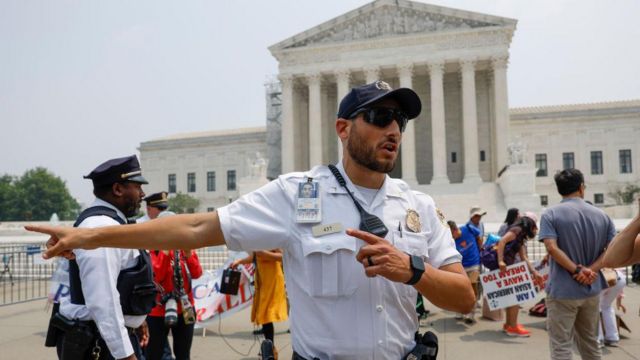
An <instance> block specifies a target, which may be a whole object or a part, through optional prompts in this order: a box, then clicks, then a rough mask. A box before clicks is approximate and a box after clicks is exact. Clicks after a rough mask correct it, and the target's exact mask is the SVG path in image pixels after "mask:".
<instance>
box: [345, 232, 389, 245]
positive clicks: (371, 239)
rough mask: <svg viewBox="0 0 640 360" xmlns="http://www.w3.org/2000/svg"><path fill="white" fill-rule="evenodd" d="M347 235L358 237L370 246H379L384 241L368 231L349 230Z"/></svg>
mask: <svg viewBox="0 0 640 360" xmlns="http://www.w3.org/2000/svg"><path fill="white" fill-rule="evenodd" d="M347 235H349V236H353V237H356V238H358V239H360V240H362V241H364V242H366V243H367V244H370V245H375V244H379V243H380V242H381V241H382V240H383V239H382V238H381V237H379V236H376V235H373V234H371V233H368V232H366V231H362V230H356V229H347Z"/></svg>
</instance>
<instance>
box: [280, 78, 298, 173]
mask: <svg viewBox="0 0 640 360" xmlns="http://www.w3.org/2000/svg"><path fill="white" fill-rule="evenodd" d="M279 79H280V83H281V84H282V126H281V134H282V153H281V161H282V173H283V174H286V173H289V172H292V171H294V170H295V155H296V153H297V152H296V151H295V149H294V146H293V139H295V133H294V131H295V128H294V126H295V125H294V123H293V111H294V110H293V76H292V75H288V74H281V75H280V76H279Z"/></svg>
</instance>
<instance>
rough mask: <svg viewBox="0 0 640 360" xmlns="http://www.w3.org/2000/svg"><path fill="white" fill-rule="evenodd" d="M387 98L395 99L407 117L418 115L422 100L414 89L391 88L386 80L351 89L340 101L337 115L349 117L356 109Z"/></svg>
mask: <svg viewBox="0 0 640 360" xmlns="http://www.w3.org/2000/svg"><path fill="white" fill-rule="evenodd" d="M388 98H391V99H394V100H396V101H397V102H398V104H399V105H400V109H401V110H402V111H404V112H405V113H406V114H407V117H408V118H409V119H415V118H416V117H418V115H420V111H421V110H422V102H420V98H419V97H418V94H416V93H415V91H413V90H411V89H409V88H399V89H395V90H393V89H391V86H389V84H387V83H386V82H384V81H376V82H374V83H371V84H366V85H362V86H359V87H355V88H353V89H351V91H350V92H349V93H348V94H347V95H346V96H345V97H344V98H343V99H342V101H340V107H339V108H338V117H339V118H342V119H349V118H351V117H352V116H353V115H354V113H355V112H357V111H358V110H361V109H364V108H366V107H367V106H369V105H371V104H373V103H375V102H376V101H380V100H382V99H388Z"/></svg>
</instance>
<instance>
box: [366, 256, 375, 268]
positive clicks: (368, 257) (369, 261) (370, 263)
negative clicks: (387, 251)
mask: <svg viewBox="0 0 640 360" xmlns="http://www.w3.org/2000/svg"><path fill="white" fill-rule="evenodd" d="M367 263H368V264H369V266H373V265H375V264H374V263H373V260H371V256H367Z"/></svg>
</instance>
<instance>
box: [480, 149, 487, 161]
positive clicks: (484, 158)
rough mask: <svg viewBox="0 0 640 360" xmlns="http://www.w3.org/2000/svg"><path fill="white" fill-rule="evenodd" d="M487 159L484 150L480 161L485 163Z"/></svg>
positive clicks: (481, 152) (481, 151)
mask: <svg viewBox="0 0 640 360" xmlns="http://www.w3.org/2000/svg"><path fill="white" fill-rule="evenodd" d="M486 159H487V158H486V154H485V153H484V150H480V161H485V160H486Z"/></svg>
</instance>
